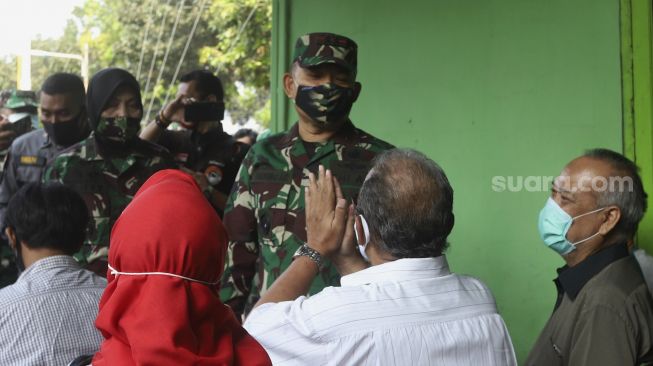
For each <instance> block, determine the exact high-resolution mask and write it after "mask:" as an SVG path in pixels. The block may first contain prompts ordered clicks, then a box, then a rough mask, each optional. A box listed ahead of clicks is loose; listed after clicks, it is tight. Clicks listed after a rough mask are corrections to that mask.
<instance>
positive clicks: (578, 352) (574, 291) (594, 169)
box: [526, 149, 653, 366]
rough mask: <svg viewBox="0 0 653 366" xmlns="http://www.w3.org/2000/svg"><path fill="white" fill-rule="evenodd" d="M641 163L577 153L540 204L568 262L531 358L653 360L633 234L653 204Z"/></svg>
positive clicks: (544, 232) (652, 306)
mask: <svg viewBox="0 0 653 366" xmlns="http://www.w3.org/2000/svg"><path fill="white" fill-rule="evenodd" d="M637 170H638V169H637V166H636V165H635V164H634V163H633V162H631V161H630V160H628V159H627V158H625V157H624V156H622V155H620V154H618V153H615V152H613V151H610V150H606V149H595V150H590V151H588V152H587V153H585V154H584V155H583V156H581V157H579V158H577V159H575V160H573V161H571V162H570V163H569V164H568V165H567V166H566V167H565V169H564V170H563V171H562V173H561V174H560V176H559V177H557V178H556V180H555V181H554V183H553V187H552V193H551V198H549V200H548V201H547V203H546V205H545V207H544V208H543V209H542V211H541V212H540V218H539V231H540V236H541V237H542V240H543V241H544V243H545V244H546V245H547V246H548V247H550V248H551V249H553V250H555V251H556V252H557V253H559V254H560V255H562V256H563V259H564V260H565V262H566V263H567V265H565V266H564V267H562V268H559V269H558V278H556V279H555V280H554V282H555V285H556V288H557V290H558V298H557V301H556V304H555V307H554V310H553V314H552V315H551V318H550V319H549V321H548V322H547V324H546V325H545V327H544V330H543V331H542V333H541V334H540V337H539V339H538V340H537V341H536V342H535V345H534V347H533V349H532V350H531V353H530V354H529V356H528V359H527V360H526V364H527V365H547V366H548V365H574V366H575V365H593V366H594V365H639V364H640V363H642V362H651V361H653V299H652V298H651V294H650V293H649V291H648V288H647V286H646V283H645V282H644V278H643V276H642V272H641V270H640V268H639V266H638V264H637V261H636V259H635V258H634V257H633V256H631V255H630V254H629V252H628V248H627V242H628V241H629V240H630V239H631V238H633V236H634V235H635V233H636V232H637V226H638V224H639V222H640V220H641V219H642V217H643V216H644V212H645V211H646V193H645V192H644V189H643V186H642V181H641V179H640V177H639V175H638V173H637Z"/></svg>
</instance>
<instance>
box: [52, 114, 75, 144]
mask: <svg viewBox="0 0 653 366" xmlns="http://www.w3.org/2000/svg"><path fill="white" fill-rule="evenodd" d="M42 123H43V129H44V130H45V132H46V133H47V134H48V136H50V138H51V139H52V141H54V143H55V144H57V145H59V146H64V147H68V146H70V145H72V144H74V143H77V142H79V141H80V140H81V137H80V135H81V134H80V129H81V127H80V126H79V116H78V117H77V118H74V119H71V120H68V121H61V122H57V123H48V122H43V121H42Z"/></svg>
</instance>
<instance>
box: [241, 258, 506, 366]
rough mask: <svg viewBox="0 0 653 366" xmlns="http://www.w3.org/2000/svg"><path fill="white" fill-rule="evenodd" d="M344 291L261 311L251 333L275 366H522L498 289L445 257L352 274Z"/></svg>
mask: <svg viewBox="0 0 653 366" xmlns="http://www.w3.org/2000/svg"><path fill="white" fill-rule="evenodd" d="M341 284H342V286H341V287H327V288H325V289H324V290H322V292H320V293H318V294H315V295H313V296H311V297H310V298H307V297H304V296H302V297H300V298H298V299H296V300H295V301H285V302H280V303H268V304H263V305H261V306H259V307H257V308H255V309H254V310H253V311H252V312H251V313H250V315H249V317H248V318H247V320H246V322H245V325H244V326H245V328H246V329H247V330H248V331H249V332H250V334H252V335H253V336H254V337H255V338H256V339H257V340H258V341H259V342H260V343H261V345H263V347H264V348H265V349H266V351H267V352H268V354H269V355H270V358H271V359H272V362H273V363H274V364H275V365H309V366H317V365H407V366H408V365H410V366H412V365H466V366H467V365H516V364H517V362H516V360H515V352H514V349H513V346H512V342H511V340H510V336H509V334H508V330H507V329H506V326H505V323H504V322H503V319H502V318H501V316H500V315H499V314H498V313H497V308H496V303H495V301H494V297H493V296H492V293H491V292H490V290H489V289H488V288H487V287H486V286H485V285H484V284H483V283H482V282H481V281H479V280H477V279H475V278H472V277H467V276H461V275H456V274H452V273H451V272H450V271H449V266H448V264H447V260H446V258H445V257H444V256H440V257H437V258H407V259H399V260H396V261H394V262H388V263H384V264H381V265H378V266H372V267H370V268H367V269H365V270H362V271H359V272H356V273H352V274H350V275H348V276H344V277H342V279H341Z"/></svg>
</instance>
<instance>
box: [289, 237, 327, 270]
mask: <svg viewBox="0 0 653 366" xmlns="http://www.w3.org/2000/svg"><path fill="white" fill-rule="evenodd" d="M297 257H308V258H309V259H310V260H312V261H313V262H315V264H317V268H318V270H320V271H321V270H322V268H324V262H323V261H322V255H321V254H320V253H318V252H317V250H315V249H313V248H311V247H309V246H308V245H307V244H306V243H304V245H302V246H301V247H299V249H297V251H296V252H295V254H294V255H293V256H292V258H293V259H295V258H297Z"/></svg>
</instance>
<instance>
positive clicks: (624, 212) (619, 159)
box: [583, 149, 647, 240]
mask: <svg viewBox="0 0 653 366" xmlns="http://www.w3.org/2000/svg"><path fill="white" fill-rule="evenodd" d="M583 156H584V157H588V158H592V159H596V160H600V161H603V162H606V163H608V164H609V165H610V166H611V167H612V169H613V173H612V174H613V175H614V176H617V177H622V178H623V177H627V178H630V179H628V182H631V183H630V184H628V187H627V189H624V188H625V187H624V186H623V185H622V186H620V187H619V189H613V188H614V187H612V188H611V189H604V190H601V191H600V192H597V196H596V199H597V204H598V206H599V207H606V206H617V207H619V210H620V211H621V218H620V219H619V222H618V223H617V225H616V226H615V228H614V233H615V234H616V235H617V236H618V237H620V238H621V239H623V240H628V239H630V238H632V237H633V236H634V235H635V233H636V232H637V227H638V225H639V222H640V221H641V220H642V217H644V213H645V212H646V197H647V195H646V192H644V186H643V184H642V178H640V176H639V173H638V171H639V168H638V167H637V165H635V163H633V162H632V161H630V160H629V159H628V158H626V157H625V156H623V155H621V154H619V153H617V152H614V151H612V150H608V149H592V150H588V151H586V152H585V154H584V155H583Z"/></svg>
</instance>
